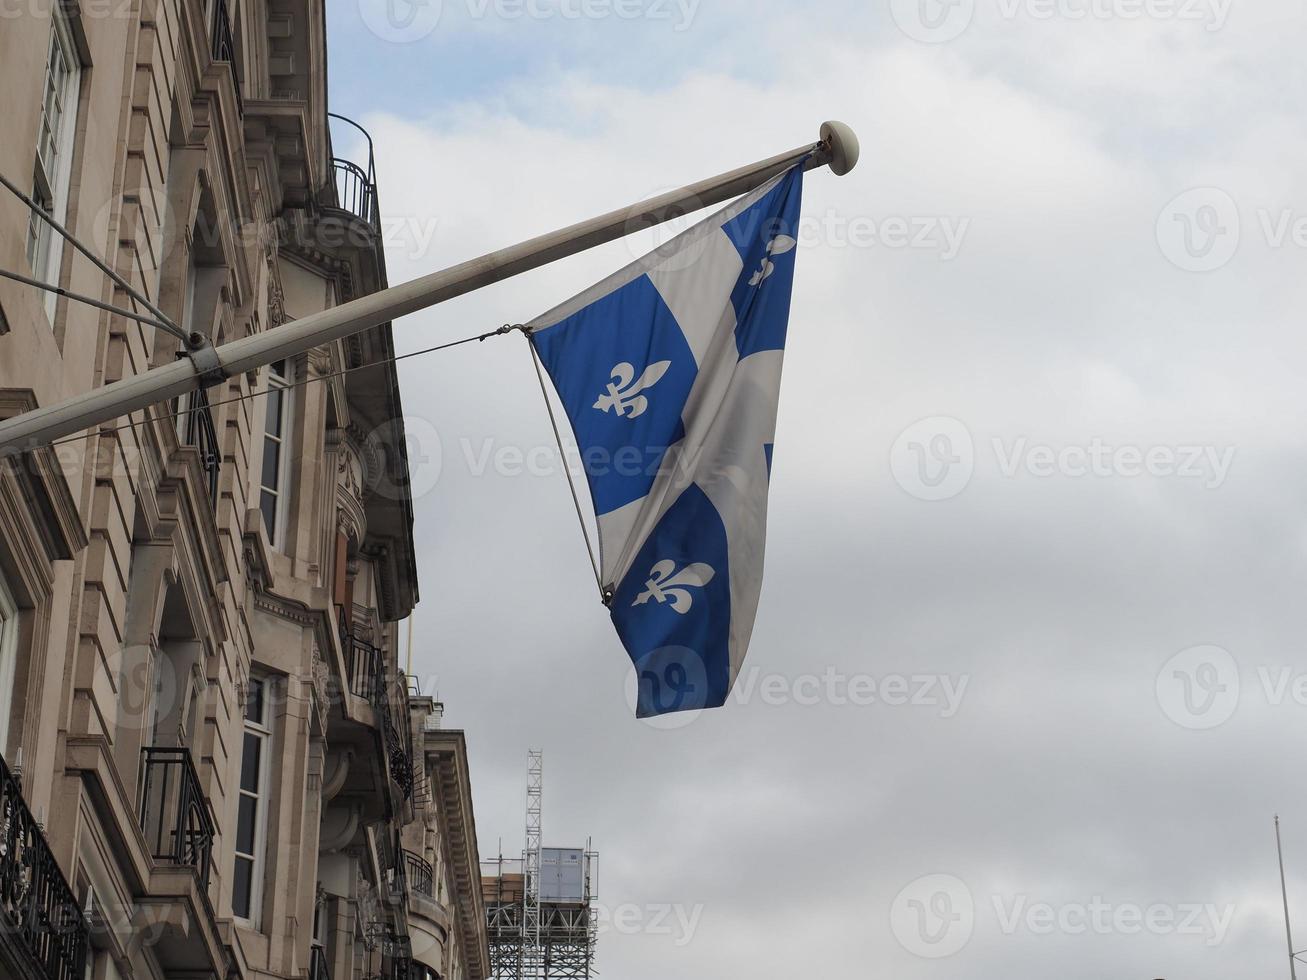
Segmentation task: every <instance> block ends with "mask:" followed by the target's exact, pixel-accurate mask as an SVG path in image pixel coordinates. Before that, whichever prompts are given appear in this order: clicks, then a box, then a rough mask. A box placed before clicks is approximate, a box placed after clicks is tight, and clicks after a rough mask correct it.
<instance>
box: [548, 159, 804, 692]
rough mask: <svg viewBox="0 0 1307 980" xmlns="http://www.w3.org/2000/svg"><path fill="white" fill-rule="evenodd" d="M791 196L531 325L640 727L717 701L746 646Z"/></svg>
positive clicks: (778, 185) (792, 186)
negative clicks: (574, 461)
mask: <svg viewBox="0 0 1307 980" xmlns="http://www.w3.org/2000/svg"><path fill="white" fill-rule="evenodd" d="M802 193H803V171H802V166H801V165H800V166H796V167H795V168H794V169H792V170H789V171H788V172H786V173H784V174H781V175H779V176H777V177H775V178H773V179H772V180H771V181H769V182H768V183H766V184H764V185H763V186H762V187H760V188H758V189H757V190H756V191H754V192H753V193H751V194H749V195H748V196H746V197H744V198H742V199H740V200H738V201H736V202H734V203H733V204H731V205H729V206H728V207H726V208H724V209H723V210H721V211H719V212H718V213H717V214H715V215H714V216H713V217H711V218H709V219H707V220H706V221H704V222H702V223H700V224H698V225H695V226H694V227H693V228H690V229H689V230H688V231H686V232H684V233H682V234H681V235H678V236H677V237H676V238H674V239H672V240H671V241H669V242H667V243H666V244H664V245H663V246H661V247H660V248H658V249H657V250H656V251H654V252H653V253H651V254H650V255H648V256H646V257H645V258H643V259H642V260H640V261H638V262H636V263H634V264H633V265H630V266H628V267H627V268H625V269H623V270H622V271H621V272H618V273H616V274H615V275H613V276H611V277H609V278H608V279H607V280H605V281H604V282H602V283H600V284H599V285H597V286H595V287H593V288H592V289H590V290H588V291H587V292H585V293H582V294H581V295H580V296H577V297H576V298H574V299H572V300H570V301H569V302H567V303H564V304H563V305H562V306H560V307H558V308H557V309H554V310H552V311H551V312H549V313H547V314H545V315H544V316H542V317H540V318H539V319H537V320H535V321H533V322H532V323H530V324H527V327H528V328H529V330H528V336H530V338H531V341H532V343H533V344H534V345H535V349H536V352H537V353H538V354H539V357H540V360H541V362H542V363H543V364H544V366H545V368H546V370H547V371H548V372H549V376H550V378H551V379H552V380H553V383H554V387H555V389H556V390H557V392H558V396H559V399H560V401H561V402H562V405H563V408H564V410H565V411H566V413H567V416H568V419H569V421H570V422H571V425H572V431H573V434H574V435H575V436H576V440H577V445H578V448H579V449H580V453H581V460H582V463H583V465H584V467H585V471H586V478H587V481H588V483H589V487H590V494H591V498H592V499H593V501H594V507H595V511H596V517H597V523H598V528H599V553H600V569H601V576H602V579H603V586H604V592H605V600H606V601H607V602H608V605H609V608H610V611H611V614H612V619H613V625H614V626H616V627H617V633H618V635H619V636H620V637H621V640H622V643H623V644H624V645H625V647H626V650H627V652H628V653H629V654H630V657H631V660H632V662H633V663H634V664H635V670H636V674H637V677H638V679H639V683H638V691H639V694H638V699H637V706H636V711H637V714H638V715H639V716H640V717H646V716H649V715H658V714H665V713H667V712H672V711H686V710H691V709H697V708H711V707H718V706H720V705H722V704H723V703H724V702H725V700H726V696H727V694H728V693H729V692H730V689H731V685H732V684H733V683H734V682H735V677H736V675H737V674H738V673H739V670H740V666H741V664H742V662H743V660H744V655H745V651H746V650H747V649H748V646H749V636H750V634H751V633H752V631H753V622H754V616H755V614H756V613H757V609H758V596H759V592H760V591H761V588H762V567H763V546H764V539H765V537H766V525H767V489H768V482H769V480H770V476H771V463H772V441H773V439H774V437H775V431H776V409H777V401H778V398H779V394H780V383H781V361H782V358H783V356H784V353H785V331H786V326H787V323H788V320H789V314H790V292H791V289H792V287H793V283H794V262H795V252H796V248H795V246H796V244H797V240H796V235H797V228H798V221H799V204H800V198H801V197H802Z"/></svg>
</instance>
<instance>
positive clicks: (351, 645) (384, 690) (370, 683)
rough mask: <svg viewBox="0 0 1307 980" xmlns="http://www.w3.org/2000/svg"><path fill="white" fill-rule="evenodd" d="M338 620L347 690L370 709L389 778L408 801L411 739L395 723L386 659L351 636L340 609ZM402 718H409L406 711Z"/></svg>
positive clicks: (370, 646)
mask: <svg viewBox="0 0 1307 980" xmlns="http://www.w3.org/2000/svg"><path fill="white" fill-rule="evenodd" d="M339 620H340V641H341V643H342V644H343V645H344V647H345V659H346V667H347V669H348V670H349V689H350V691H351V692H353V693H354V694H356V695H358V696H359V697H362V698H366V699H367V700H368V703H369V704H371V705H372V710H373V712H374V713H375V715H376V722H377V728H378V729H379V730H380V732H381V734H382V737H383V738H384V739H385V743H386V754H387V755H388V756H389V758H390V777H391V779H393V780H394V781H395V784H396V785H397V786H399V787H400V789H402V790H403V791H404V798H405V799H411V798H412V795H413V783H414V778H413V762H412V756H413V753H412V746H411V737H410V736H408V734H407V732H408V729H407V728H405V729H403V730H401V729H400V728H399V727H398V725H396V723H395V713H394V711H393V709H392V708H391V704H390V687H389V685H388V684H387V681H386V658H385V656H384V655H383V653H382V651H381V648H380V647H377V646H374V645H373V644H371V643H369V642H368V641H367V640H364V639H361V638H359V637H357V636H355V635H354V634H353V632H352V631H351V630H350V628H349V623H348V622H347V621H346V619H345V611H344V610H343V609H341V610H340V611H339ZM404 717H405V718H407V717H408V710H407V708H406V709H405V711H404Z"/></svg>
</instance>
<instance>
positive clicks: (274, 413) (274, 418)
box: [263, 387, 286, 436]
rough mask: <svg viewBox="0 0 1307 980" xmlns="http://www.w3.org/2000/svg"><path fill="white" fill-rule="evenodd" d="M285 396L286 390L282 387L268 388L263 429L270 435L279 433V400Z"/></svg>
mask: <svg viewBox="0 0 1307 980" xmlns="http://www.w3.org/2000/svg"><path fill="white" fill-rule="evenodd" d="M285 397H286V392H285V390H284V389H282V388H276V387H273V388H269V389H268V417H267V420H266V423H265V425H264V429H263V430H264V431H265V432H267V433H269V434H270V435H274V436H279V435H281V400H282V399H283V398H285Z"/></svg>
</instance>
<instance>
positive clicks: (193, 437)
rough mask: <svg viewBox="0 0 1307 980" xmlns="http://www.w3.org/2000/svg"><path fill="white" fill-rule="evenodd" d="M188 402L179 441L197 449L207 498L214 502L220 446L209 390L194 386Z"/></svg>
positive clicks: (219, 465) (220, 465)
mask: <svg viewBox="0 0 1307 980" xmlns="http://www.w3.org/2000/svg"><path fill="white" fill-rule="evenodd" d="M189 402H190V403H189V407H188V408H187V409H186V412H185V414H184V415H183V416H182V417H181V422H180V425H179V434H180V436H181V440H182V442H184V443H185V444H186V445H188V446H194V447H195V448H197V449H198V450H199V451H200V465H201V466H202V467H204V476H205V482H206V484H207V485H208V488H209V500H210V501H212V502H213V503H215V504H216V503H217V502H218V474H219V470H220V469H221V467H222V447H221V446H219V445H218V430H217V428H216V427H215V426H214V424H213V409H212V408H210V406H209V393H208V392H207V391H205V390H204V389H203V388H196V389H195V390H194V391H192V392H191V393H190V395H189ZM183 404H185V403H184V402H183Z"/></svg>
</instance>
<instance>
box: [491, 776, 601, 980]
mask: <svg viewBox="0 0 1307 980" xmlns="http://www.w3.org/2000/svg"><path fill="white" fill-rule="evenodd" d="M543 795H544V755H543V753H541V752H537V751H532V752H531V753H530V755H529V757H528V764H527V793H526V847H525V848H524V849H523V851H522V857H521V859H505V858H504V856H503V854H502V853H501V854H500V856H499V858H498V860H496V861H487V862H484V863H483V864H482V866H481V890H482V896H483V898H484V899H485V905H486V924H487V927H488V931H489V938H490V966H491V977H492V978H493V980H589V978H590V977H592V976H594V975H595V970H594V954H595V942H596V939H597V933H598V921H597V918H596V915H595V907H594V902H595V898H596V888H595V871H596V869H597V867H598V855H597V854H596V853H595V852H594V851H593V850H592V849H591V847H590V843H589V841H587V842H586V847H585V848H584V850H582V849H580V848H575V849H567V848H547V847H544V846H543V834H542V829H541V827H542V806H541V803H542V798H543Z"/></svg>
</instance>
